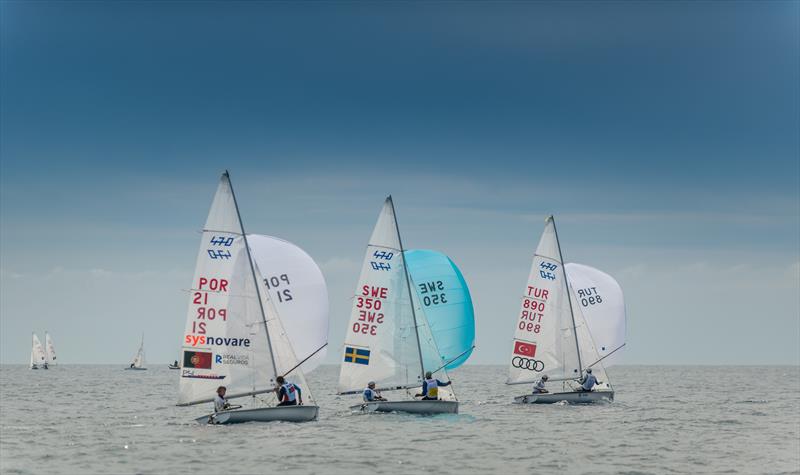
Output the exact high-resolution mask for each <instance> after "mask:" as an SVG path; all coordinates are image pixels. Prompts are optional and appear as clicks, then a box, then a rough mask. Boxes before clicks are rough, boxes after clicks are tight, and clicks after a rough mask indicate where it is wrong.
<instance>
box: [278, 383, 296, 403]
mask: <svg viewBox="0 0 800 475" xmlns="http://www.w3.org/2000/svg"><path fill="white" fill-rule="evenodd" d="M281 387H282V388H283V401H284V402H285V401H289V402H291V401H295V400H297V390H296V389H295V385H294V384H292V383H286V384H284V385H283V386H281Z"/></svg>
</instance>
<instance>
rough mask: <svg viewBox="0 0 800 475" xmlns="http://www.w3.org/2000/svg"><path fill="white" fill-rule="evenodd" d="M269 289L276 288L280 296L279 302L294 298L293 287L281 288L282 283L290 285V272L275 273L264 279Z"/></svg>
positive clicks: (276, 293) (277, 294) (276, 292)
mask: <svg viewBox="0 0 800 475" xmlns="http://www.w3.org/2000/svg"><path fill="white" fill-rule="evenodd" d="M264 285H265V286H266V287H267V289H270V290H274V291H275V295H276V296H277V297H278V302H289V301H292V300H294V297H293V296H292V290H291V289H279V288H278V287H280V286H282V285H287V286H288V285H289V274H281V275H273V276H271V277H267V278H266V279H264Z"/></svg>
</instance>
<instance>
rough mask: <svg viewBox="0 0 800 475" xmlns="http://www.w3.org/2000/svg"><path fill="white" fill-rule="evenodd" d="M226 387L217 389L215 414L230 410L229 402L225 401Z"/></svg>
mask: <svg viewBox="0 0 800 475" xmlns="http://www.w3.org/2000/svg"><path fill="white" fill-rule="evenodd" d="M226 390H227V389H225V386H220V387H218V388H217V395H216V396H215V397H214V412H222V411H226V410H228V408H230V407H231V405H230V404H228V400H227V399H225V391H226Z"/></svg>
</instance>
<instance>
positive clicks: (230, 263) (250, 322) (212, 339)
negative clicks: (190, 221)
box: [178, 174, 275, 404]
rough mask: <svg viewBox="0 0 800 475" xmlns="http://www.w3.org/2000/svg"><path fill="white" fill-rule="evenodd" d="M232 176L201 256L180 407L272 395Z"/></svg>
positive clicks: (218, 199)
mask: <svg viewBox="0 0 800 475" xmlns="http://www.w3.org/2000/svg"><path fill="white" fill-rule="evenodd" d="M241 229H242V227H241V224H240V222H239V217H238V213H237V210H236V205H235V202H234V197H233V190H232V189H231V185H230V180H229V178H228V175H227V174H224V175H223V176H222V178H221V179H220V183H219V186H218V188H217V192H216V195H215V196H214V201H213V202H212V204H211V210H210V211H209V214H208V219H207V220H206V224H205V227H204V229H203V235H202V238H201V243H200V250H199V252H198V256H197V264H196V267H195V273H194V278H193V280H192V288H191V291H190V296H189V309H188V313H187V317H186V326H185V331H184V338H183V364H182V370H181V375H180V390H179V398H178V403H179V404H192V403H197V402H202V401H207V400H210V399H212V398H213V396H214V394H215V391H216V388H217V387H218V386H221V385H224V386H226V387H227V389H228V396H229V397H236V396H240V395H247V394H253V393H257V392H267V391H271V390H272V389H273V387H274V378H275V363H274V361H273V360H272V357H271V354H270V349H269V346H268V345H269V342H268V340H267V333H266V328H265V321H264V317H263V316H262V312H261V306H260V302H259V299H258V293H257V289H256V287H255V281H254V279H253V272H252V270H251V266H250V262H249V260H248V253H247V249H246V248H245V241H244V238H243V236H242V233H241Z"/></svg>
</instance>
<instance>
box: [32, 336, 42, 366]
mask: <svg viewBox="0 0 800 475" xmlns="http://www.w3.org/2000/svg"><path fill="white" fill-rule="evenodd" d="M44 362H45V355H44V348H42V342H40V341H39V337H38V336H36V333H33V344H32V346H31V368H38V367H40V366H43V365H44Z"/></svg>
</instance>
